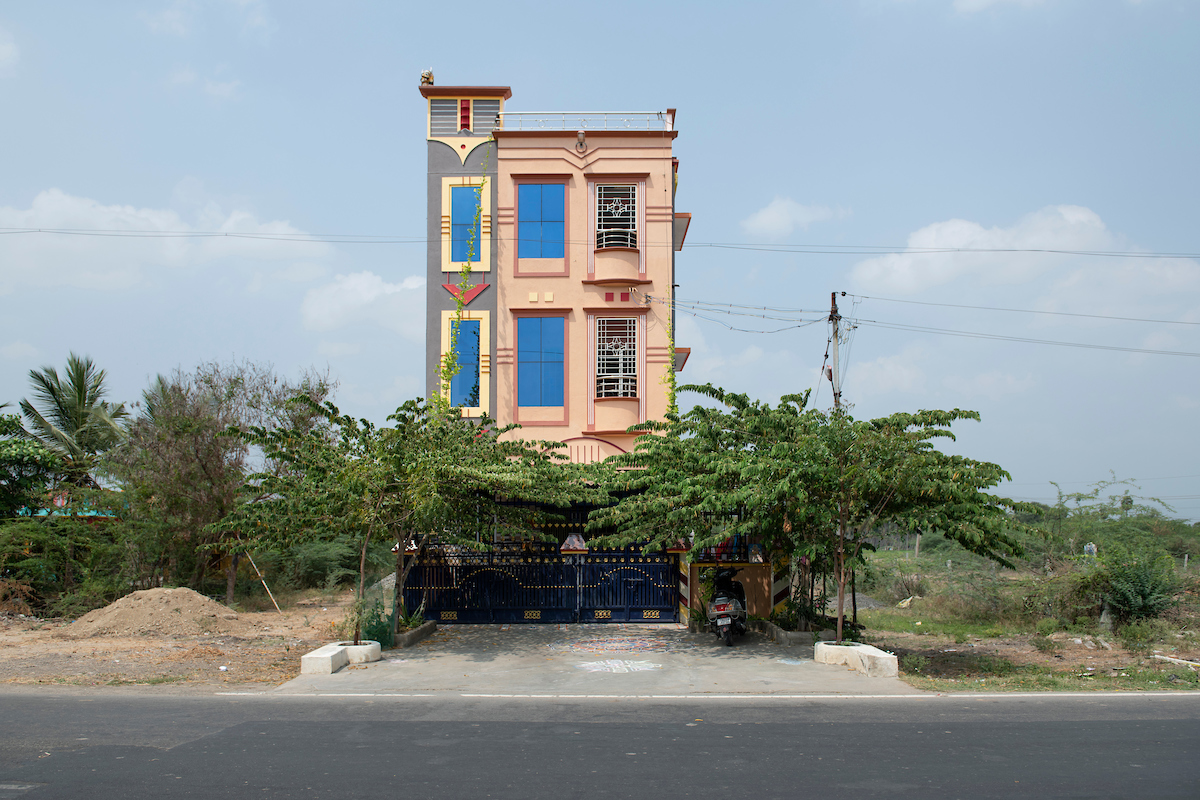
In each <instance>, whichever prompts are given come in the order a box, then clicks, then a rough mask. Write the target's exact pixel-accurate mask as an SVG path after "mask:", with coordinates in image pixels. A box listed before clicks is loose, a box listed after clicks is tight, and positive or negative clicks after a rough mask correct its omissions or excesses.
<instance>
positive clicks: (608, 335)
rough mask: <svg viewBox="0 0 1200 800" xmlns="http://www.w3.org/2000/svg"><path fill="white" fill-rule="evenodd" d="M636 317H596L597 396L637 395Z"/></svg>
mask: <svg viewBox="0 0 1200 800" xmlns="http://www.w3.org/2000/svg"><path fill="white" fill-rule="evenodd" d="M637 383H638V381H637V320H636V319H633V318H615V319H613V318H607V317H605V318H601V319H598V320H596V397H637V388H638V386H637Z"/></svg>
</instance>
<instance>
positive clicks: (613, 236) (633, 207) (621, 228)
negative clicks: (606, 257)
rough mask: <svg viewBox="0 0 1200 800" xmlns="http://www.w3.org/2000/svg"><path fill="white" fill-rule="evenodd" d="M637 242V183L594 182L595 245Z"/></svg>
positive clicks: (621, 244)
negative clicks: (601, 183) (617, 184)
mask: <svg viewBox="0 0 1200 800" xmlns="http://www.w3.org/2000/svg"><path fill="white" fill-rule="evenodd" d="M637 246H638V241H637V187H636V186H631V185H624V186H601V185H597V186H596V248H597V249H600V248H603V247H637Z"/></svg>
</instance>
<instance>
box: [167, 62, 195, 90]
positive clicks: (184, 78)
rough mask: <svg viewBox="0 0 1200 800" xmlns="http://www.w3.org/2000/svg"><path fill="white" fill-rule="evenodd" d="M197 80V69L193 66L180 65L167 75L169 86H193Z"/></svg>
mask: <svg viewBox="0 0 1200 800" xmlns="http://www.w3.org/2000/svg"><path fill="white" fill-rule="evenodd" d="M195 82H196V71H195V70H194V69H192V68H191V67H180V68H179V69H176V70H173V71H172V72H171V74H170V75H168V76H167V80H166V83H167V85H168V86H191V85H192V84H194V83H195Z"/></svg>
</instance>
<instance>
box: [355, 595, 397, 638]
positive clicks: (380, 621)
mask: <svg viewBox="0 0 1200 800" xmlns="http://www.w3.org/2000/svg"><path fill="white" fill-rule="evenodd" d="M362 637H363V638H364V639H369V640H372V641H376V642H379V646H380V647H384V648H387V647H391V646H392V645H393V644H395V642H394V641H393V637H392V619H391V615H389V614H387V613H386V609H385V607H384V605H383V601H381V600H376V601H375V602H374V603H373V604H372V605H371V606H370V607H369V608H367V612H366V616H364V617H363V626H362Z"/></svg>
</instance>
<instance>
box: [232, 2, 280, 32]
mask: <svg viewBox="0 0 1200 800" xmlns="http://www.w3.org/2000/svg"><path fill="white" fill-rule="evenodd" d="M230 3H232V5H233V6H234V8H235V10H236V11H237V13H238V14H239V15H240V16H241V23H242V35H243V36H254V37H256V38H258V39H261V40H262V41H264V42H265V41H268V40H269V39H270V38H271V35H272V34H273V33H275V31H276V30H277V29H278V27H279V26H278V25H276V24H275V20H274V19H272V18H271V14H270V12H269V11H268V10H267V4H266V2H265V0H230Z"/></svg>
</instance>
